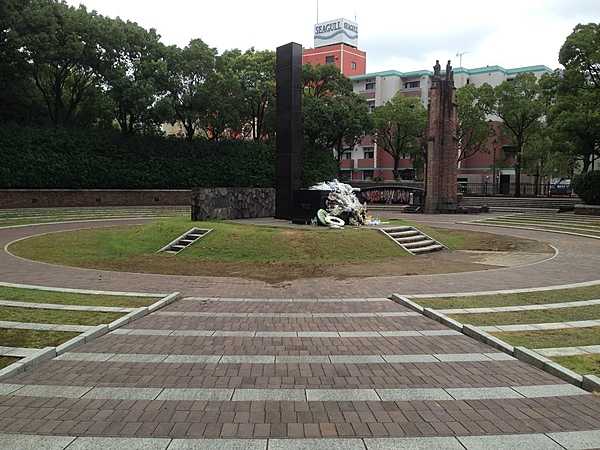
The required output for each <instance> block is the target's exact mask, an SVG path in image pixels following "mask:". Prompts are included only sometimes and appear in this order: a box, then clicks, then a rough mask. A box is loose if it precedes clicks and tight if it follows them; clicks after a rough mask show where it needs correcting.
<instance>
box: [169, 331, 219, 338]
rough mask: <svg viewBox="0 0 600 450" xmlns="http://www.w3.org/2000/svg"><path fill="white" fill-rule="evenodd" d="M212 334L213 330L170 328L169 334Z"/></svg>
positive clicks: (200, 335)
mask: <svg viewBox="0 0 600 450" xmlns="http://www.w3.org/2000/svg"><path fill="white" fill-rule="evenodd" d="M214 334H215V331H214V330H171V333H170V334H169V336H193V337H208V336H212V335H214Z"/></svg>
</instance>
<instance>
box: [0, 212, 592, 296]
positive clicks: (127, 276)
mask: <svg viewBox="0 0 600 450" xmlns="http://www.w3.org/2000/svg"><path fill="white" fill-rule="evenodd" d="M411 218H412V219H415V220H418V221H419V222H422V223H427V224H429V225H438V226H441V227H446V228H461V229H468V230H476V231H488V232H493V233H496V234H504V235H508V236H516V237H523V238H533V239H540V240H544V241H546V242H548V243H550V244H552V245H554V246H555V247H556V248H558V249H559V250H560V254H559V255H558V256H557V257H555V258H553V259H552V260H549V261H544V262H541V263H538V264H533V265H529V266H524V267H511V268H503V269H496V270H488V271H479V272H476V273H474V272H470V273H455V274H442V275H420V276H399V277H393V276H388V277H372V278H355V279H344V280H336V279H330V278H318V279H304V280H294V281H291V282H285V283H281V284H277V285H269V284H267V283H264V282H260V281H255V280H245V279H240V278H219V277H186V276H172V275H154V274H131V273H120V272H110V271H102V270H90V269H77V268H70V267H63V266H55V265H49V264H43V263H37V262H33V261H27V260H23V259H20V258H16V257H14V256H11V255H10V254H8V253H6V252H5V251H2V252H0V281H3V282H10V283H23V284H35V285H44V286H54V287H69V288H79V289H95V290H110V291H138V292H172V291H181V292H183V293H185V294H186V295H205V296H218V297H259V298H260V297H264V298H278V297H297V298H311V297H333V298H335V297H368V296H372V295H373V294H374V293H376V294H379V295H383V294H384V295H389V294H391V293H392V292H400V293H402V294H407V295H408V294H423V293H432V294H433V293H447V292H476V291H482V290H486V291H487V290H500V289H517V288H535V287H542V286H554V285H561V284H570V283H579V282H586V281H593V280H597V279H600V271H599V270H598V267H600V241H598V240H591V239H586V238H580V237H576V236H568V235H558V234H552V233H544V232H536V231H527V230H517V229H503V228H494V229H493V230H490V229H484V228H482V227H477V226H475V225H472V226H470V225H459V224H456V222H457V221H461V220H464V219H465V217H464V216H424V215H423V216H418V217H413V216H411ZM144 221H145V219H136V220H127V221H102V222H86V223H63V224H56V225H37V226H30V227H21V228H6V229H0V247H2V248H3V247H4V246H5V245H6V244H7V243H9V242H11V241H14V240H16V239H20V238H24V237H27V236H31V235H34V234H39V233H46V232H53V231H60V230H73V229H79V228H96V227H105V226H111V225H125V224H136V223H143V222H144Z"/></svg>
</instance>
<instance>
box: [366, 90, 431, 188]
mask: <svg viewBox="0 0 600 450" xmlns="http://www.w3.org/2000/svg"><path fill="white" fill-rule="evenodd" d="M373 123H374V127H375V139H376V142H377V144H378V145H379V146H380V148H382V149H383V150H385V151H386V152H387V153H389V154H390V155H391V156H392V158H394V171H393V173H394V178H395V179H398V177H399V175H400V172H399V166H400V159H402V158H406V157H407V156H410V157H411V158H412V159H413V160H416V159H418V158H419V155H420V152H421V141H422V138H423V133H424V132H425V127H426V126H427V111H426V110H425V108H424V107H423V105H422V104H421V101H420V100H419V99H418V98H415V97H406V96H404V95H402V93H398V94H396V95H395V96H394V97H393V98H392V99H391V100H390V101H389V102H387V103H386V104H385V105H383V106H379V107H377V108H375V111H373Z"/></svg>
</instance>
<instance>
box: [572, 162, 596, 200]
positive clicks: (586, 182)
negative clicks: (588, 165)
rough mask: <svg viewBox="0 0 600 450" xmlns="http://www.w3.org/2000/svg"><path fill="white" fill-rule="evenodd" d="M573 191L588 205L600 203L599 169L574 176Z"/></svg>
mask: <svg viewBox="0 0 600 450" xmlns="http://www.w3.org/2000/svg"><path fill="white" fill-rule="evenodd" d="M573 189H574V190H575V193H576V194H577V195H579V197H581V199H582V200H583V201H584V203H587V204H588V205H600V170H593V171H591V172H586V173H583V174H581V175H578V176H577V177H575V180H574V181H573Z"/></svg>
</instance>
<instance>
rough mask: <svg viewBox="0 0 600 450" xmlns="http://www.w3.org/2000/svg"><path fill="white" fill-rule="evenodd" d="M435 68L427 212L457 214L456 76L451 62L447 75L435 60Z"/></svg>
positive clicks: (426, 201)
mask: <svg viewBox="0 0 600 450" xmlns="http://www.w3.org/2000/svg"><path fill="white" fill-rule="evenodd" d="M433 69H434V73H433V77H432V86H431V89H430V91H429V108H428V123H427V172H426V177H427V178H426V184H425V209H424V212H425V213H427V214H435V213H452V212H455V211H456V209H457V203H458V184H457V175H458V168H457V159H458V146H457V138H456V126H457V123H458V117H457V114H456V104H455V103H454V91H455V88H454V73H453V72H452V66H451V65H450V61H448V65H447V66H446V73H445V74H444V75H442V73H441V70H440V63H439V61H436V64H435V66H434V68H433Z"/></svg>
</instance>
